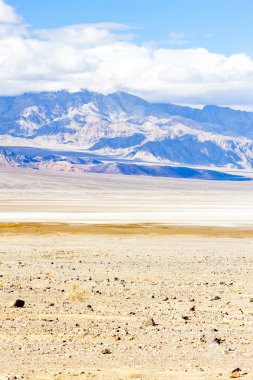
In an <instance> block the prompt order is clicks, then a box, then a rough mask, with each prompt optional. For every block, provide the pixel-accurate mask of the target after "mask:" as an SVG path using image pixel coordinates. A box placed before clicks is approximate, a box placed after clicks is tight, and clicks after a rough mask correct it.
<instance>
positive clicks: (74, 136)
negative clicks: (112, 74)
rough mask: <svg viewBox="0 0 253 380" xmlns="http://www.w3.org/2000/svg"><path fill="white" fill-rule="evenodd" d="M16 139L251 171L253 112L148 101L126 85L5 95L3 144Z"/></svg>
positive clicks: (1, 100) (0, 106)
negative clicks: (122, 88) (117, 88)
mask: <svg viewBox="0 0 253 380" xmlns="http://www.w3.org/2000/svg"><path fill="white" fill-rule="evenodd" d="M11 145H13V146H27V147H29V146H30V147H41V148H45V149H47V148H57V149H59V150H62V151H66V150H79V151H80V152H82V153H84V152H86V153H87V152H90V153H92V154H97V155H103V156H106V157H107V159H108V160H110V159H113V158H114V159H115V158H117V160H118V162H120V161H121V160H124V159H127V160H129V161H131V162H132V163H136V162H137V163H138V162H139V163H140V162H143V163H145V165H147V164H149V165H151V163H152V164H157V165H167V166H168V165H171V164H173V165H178V166H193V167H203V166H205V167H207V168H222V170H223V169H224V168H225V169H232V168H236V169H248V170H251V169H252V168H253V112H248V111H239V110H234V109H231V108H229V107H219V106H216V105H206V106H204V107H203V108H202V109H198V108H191V107H188V106H180V105H175V104H171V103H150V102H148V101H146V100H144V99H142V98H140V97H138V96H135V95H132V94H128V93H126V92H123V91H117V92H114V93H111V94H108V95H104V94H99V93H96V92H92V91H88V90H82V91H79V92H76V93H70V92H68V91H65V90H63V91H57V92H38V93H36V92H35V93H26V94H23V95H17V96H7V97H6V96H4V97H0V146H9V147H10V146H11ZM9 149H10V148H9Z"/></svg>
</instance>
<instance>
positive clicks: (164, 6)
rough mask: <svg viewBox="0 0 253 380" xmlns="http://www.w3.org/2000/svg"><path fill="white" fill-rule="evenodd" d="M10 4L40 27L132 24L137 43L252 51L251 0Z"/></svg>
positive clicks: (12, 0) (20, 0)
mask: <svg viewBox="0 0 253 380" xmlns="http://www.w3.org/2000/svg"><path fill="white" fill-rule="evenodd" d="M8 4H11V5H13V6H14V7H15V8H16V9H17V11H18V13H19V14H22V15H23V17H24V19H25V20H26V21H27V22H28V23H29V24H31V25H32V26H33V27H35V28H53V27H60V26H64V25H70V24H83V23H98V22H117V23H124V24H129V25H131V26H133V28H134V29H133V30H132V31H131V32H132V33H134V34H135V41H136V42H144V41H156V43H157V45H159V46H176V45H178V46H179V45H180V46H181V47H182V48H188V47H204V48H207V49H208V50H210V51H215V52H219V53H225V54H232V53H239V52H245V53H248V54H250V55H253V44H252V36H253V22H252V15H253V1H252V0H92V1H91V0H9V1H8ZM171 34H172V37H171ZM175 36H176V38H175ZM173 37H174V38H173Z"/></svg>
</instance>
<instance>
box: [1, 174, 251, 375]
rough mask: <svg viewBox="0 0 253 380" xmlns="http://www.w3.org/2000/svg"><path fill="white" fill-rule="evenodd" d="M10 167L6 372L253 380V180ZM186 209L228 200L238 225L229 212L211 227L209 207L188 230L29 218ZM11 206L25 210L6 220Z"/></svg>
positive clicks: (4, 235) (4, 276)
mask: <svg viewBox="0 0 253 380" xmlns="http://www.w3.org/2000/svg"><path fill="white" fill-rule="evenodd" d="M15 174H16V172H8V171H6V172H3V173H2V176H1V179H0V221H2V222H0V326H1V329H0V352H1V355H0V378H2V379H11V378H12V376H13V378H14V376H16V378H17V379H21V378H22V379H26V380H33V379H34V380H38V379H40V380H47V379H48V380H53V379H54V380H75V379H76V380H79V379H95V380H127V379H139V380H140V379H143V380H160V379H161V380H163V379H166V380H167V379H169V380H185V379H190V380H202V379H206V380H213V379H216V378H217V379H229V378H231V377H230V375H231V372H232V371H233V370H234V369H235V368H240V369H241V371H239V372H238V376H240V377H242V378H245V379H253V336H252V331H253V330H252V328H253V277H252V269H251V268H252V265H253V254H252V253H253V229H252V225H253V223H252V220H251V214H250V213H245V215H248V217H247V218H245V219H244V218H243V217H242V221H244V220H246V222H245V223H244V224H243V225H242V223H241V222H240V221H239V222H238V223H236V221H237V219H236V215H237V214H236V212H235V210H237V211H238V209H239V211H240V215H243V213H244V211H246V210H247V206H248V209H250V207H251V206H252V202H251V199H252V184H251V183H245V184H243V185H242V184H238V183H237V184H234V183H232V184H227V183H210V182H208V183H207V182H205V183H203V182H200V181H196V182H194V181H189V182H187V181H186V182H185V181H180V180H179V181H171V180H169V181H168V180H159V179H158V181H157V182H154V180H153V179H141V178H140V179H139V178H138V179H135V178H127V179H126V178H122V177H120V178H115V176H108V177H103V176H102V177H100V176H96V175H95V176H94V175H90V176H88V177H87V178H86V179H85V180H84V179H83V178H81V177H78V176H74V177H73V180H72V181H70V177H69V176H66V175H60V174H59V175H58V174H57V175H56V176H53V177H52V176H51V174H47V173H44V174H43V173H36V175H34V173H31V172H24V175H23V176H18V175H15ZM106 178H107V179H106ZM123 190H124V193H122V191H123ZM78 204H79V206H78ZM177 204H178V205H182V204H185V205H187V204H188V206H189V207H190V208H191V209H192V210H194V209H196V206H197V205H198V207H199V208H200V209H202V210H204V207H209V208H210V209H211V208H212V205H213V206H214V205H216V207H217V209H218V210H222V207H223V210H224V209H226V207H227V208H228V207H229V205H230V208H232V210H233V212H232V213H231V214H230V215H232V216H233V217H234V220H233V223H231V224H229V223H228V224H226V223H224V222H222V221H221V219H220V218H219V215H221V211H220V213H219V212H218V213H217V215H218V216H217V219H216V220H215V219H214V222H215V223H216V224H215V223H214V225H213V226H211V227H210V217H209V214H208V213H207V214H206V215H205V214H204V213H203V215H202V217H201V218H202V219H201V225H198V223H196V220H197V219H198V211H196V212H192V213H191V218H190V219H189V223H188V224H187V225H185V226H182V225H178V226H173V225H169V224H170V223H169V221H166V223H164V224H162V225H160V224H157V223H150V220H148V221H149V223H144V224H143V223H142V224H141V223H137V224H135V223H131V224H126V223H125V224H124V223H121V224H118V223H117V220H116V222H115V223H113V224H110V223H109V224H108V223H105V224H103V225H101V224H99V225H96V224H90V223H88V220H84V221H83V222H84V223H78V224H74V225H73V224H66V223H59V221H58V222H55V221H54V222H53V223H34V221H33V222H29V220H27V219H26V213H41V212H42V213H43V212H52V213H57V212H64V213H66V214H68V212H70V213H75V212H77V213H78V212H83V213H92V212H95V213H108V212H110V213H123V214H124V212H127V213H131V212H133V211H135V212H143V211H145V212H148V213H150V215H152V212H162V213H163V211H164V209H166V210H167V211H168V210H169V209H170V208H171V207H174V208H175V205H177ZM198 207H197V210H198ZM224 207H225V208H224ZM15 210H16V211H19V212H21V213H22V215H23V219H22V220H21V221H20V222H19V223H17V221H16V220H15V218H13V219H11V218H10V220H9V221H7V222H4V221H3V220H4V218H1V212H2V213H7V214H8V213H10V215H14V214H13V213H14V212H15ZM35 220H36V219H35ZM122 220H123V221H124V222H125V219H124V218H123V219H122ZM97 222H98V221H97ZM194 222H195V223H194ZM231 225H232V227H231ZM17 299H21V300H24V301H25V305H24V307H23V308H16V307H13V303H14V301H15V300H17Z"/></svg>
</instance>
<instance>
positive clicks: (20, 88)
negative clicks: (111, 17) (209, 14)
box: [0, 0, 253, 108]
mask: <svg viewBox="0 0 253 380" xmlns="http://www.w3.org/2000/svg"><path fill="white" fill-rule="evenodd" d="M170 38H173V39H174V40H175V45H177V46H174V47H173V48H159V47H156V46H155V45H154V44H148V43H146V44H142V45H141V44H137V43H135V42H134V40H133V39H131V29H130V28H129V27H128V26H127V25H122V24H117V23H100V24H83V25H70V26H66V27H61V28H55V29H44V30H34V29H32V28H29V27H28V26H27V25H26V24H25V21H24V20H23V19H22V17H21V16H20V15H18V14H17V13H16V12H15V10H14V9H13V8H12V7H11V6H9V5H8V4H7V3H6V2H4V1H3V0H0V95H13V94H20V93H23V92H28V91H52V90H61V89H67V90H69V91H72V92H74V91H78V90H80V89H82V88H87V89H89V90H92V91H98V92H103V93H109V92H113V91H116V90H123V91H128V92H131V93H134V94H136V95H139V96H142V97H144V98H146V99H148V100H151V101H166V102H175V103H183V104H196V105H197V104H207V103H212V104H214V103H215V104H220V105H232V106H235V105H241V106H243V107H245V108H246V107H249V106H250V105H251V104H252V103H253V60H252V59H251V58H250V57H249V56H247V55H246V54H243V53H241V54H233V55H230V56H225V55H222V54H217V53H214V52H209V51H208V50H206V49H204V48H196V49H192V48H191V49H190V48H188V49H181V48H180V42H181V41H182V40H183V41H184V39H185V38H186V37H185V35H184V34H183V33H182V34H181V33H178V34H175V33H174V34H173V33H172V34H171V35H170Z"/></svg>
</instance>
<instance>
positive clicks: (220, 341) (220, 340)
mask: <svg viewBox="0 0 253 380" xmlns="http://www.w3.org/2000/svg"><path fill="white" fill-rule="evenodd" d="M223 342H225V339H221V338H217V337H216V338H214V340H213V343H216V344H221V343H223Z"/></svg>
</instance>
